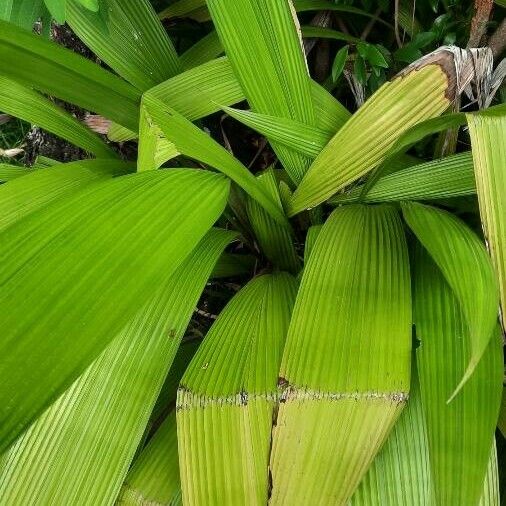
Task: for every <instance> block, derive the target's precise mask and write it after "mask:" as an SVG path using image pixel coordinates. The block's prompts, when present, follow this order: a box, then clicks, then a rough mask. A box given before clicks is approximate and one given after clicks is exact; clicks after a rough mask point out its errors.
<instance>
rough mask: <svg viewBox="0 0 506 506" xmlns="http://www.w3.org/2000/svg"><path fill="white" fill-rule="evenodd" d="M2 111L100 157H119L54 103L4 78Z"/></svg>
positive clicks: (0, 98)
mask: <svg viewBox="0 0 506 506" xmlns="http://www.w3.org/2000/svg"><path fill="white" fill-rule="evenodd" d="M0 110H2V111H3V112H5V113H7V114H10V115H12V116H15V117H17V118H21V119H23V120H25V121H28V122H30V123H35V124H36V125H37V126H39V127H41V128H43V129H44V130H47V131H48V132H51V133H53V134H55V135H58V136H59V137H61V138H62V139H65V140H67V141H69V142H71V143H72V144H75V145H76V146H79V147H80V148H83V149H84V150H85V151H88V152H89V153H93V154H94V155H95V156H97V157H102V158H117V157H118V155H117V154H116V152H115V151H114V150H112V149H111V148H109V147H108V146H107V144H105V142H104V141H102V139H100V137H98V135H96V134H94V133H93V132H92V131H91V130H90V129H89V128H87V127H86V126H85V125H84V124H83V123H81V122H80V121H78V120H77V119H76V118H74V116H71V115H70V114H69V113H68V112H66V111H65V110H63V109H62V108H61V107H58V106H57V105H56V104H55V103H54V102H52V101H50V100H48V99H47V98H46V97H44V96H42V95H40V94H39V93H37V92H36V91H33V90H31V89H30V88H27V87H25V86H22V85H21V84H19V83H17V82H15V81H12V80H11V79H7V78H5V77H2V76H0Z"/></svg>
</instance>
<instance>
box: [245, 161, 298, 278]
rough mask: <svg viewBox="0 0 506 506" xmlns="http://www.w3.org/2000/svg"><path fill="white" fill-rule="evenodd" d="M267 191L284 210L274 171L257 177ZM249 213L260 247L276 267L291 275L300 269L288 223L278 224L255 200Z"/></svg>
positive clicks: (252, 201) (251, 200) (248, 205)
mask: <svg viewBox="0 0 506 506" xmlns="http://www.w3.org/2000/svg"><path fill="white" fill-rule="evenodd" d="M257 180H258V182H259V183H260V185H261V186H262V187H263V188H264V189H265V191H266V192H267V193H268V194H269V195H270V196H271V197H272V199H273V200H274V201H275V202H277V204H278V206H279V208H280V210H282V209H283V206H282V204H281V198H280V197H279V191H278V184H277V181H276V176H275V175H274V171H273V169H269V170H267V171H265V172H264V173H263V174H260V175H259V176H257ZM247 212H248V218H249V222H250V224H251V227H252V229H253V232H254V233H255V236H256V238H257V240H258V243H259V245H260V251H261V252H262V253H263V254H264V255H265V256H266V257H267V258H268V259H269V260H270V261H271V262H272V263H273V264H274V265H275V266H276V267H279V268H280V269H282V270H285V271H289V272H291V273H294V274H295V273H297V271H298V270H299V269H300V260H299V258H298V256H297V252H296V251H295V246H294V242H293V241H294V235H293V230H292V228H291V226H290V225H289V224H288V223H287V224H285V225H280V224H279V223H277V222H276V221H275V220H274V219H273V218H272V217H271V216H270V215H269V214H268V213H267V212H266V211H265V210H264V208H263V207H261V206H260V204H258V203H257V202H256V201H255V200H253V199H248V201H247Z"/></svg>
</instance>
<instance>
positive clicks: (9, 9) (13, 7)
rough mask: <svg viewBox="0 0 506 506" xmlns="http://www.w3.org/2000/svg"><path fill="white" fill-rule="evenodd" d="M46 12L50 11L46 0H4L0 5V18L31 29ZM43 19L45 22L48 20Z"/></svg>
mask: <svg viewBox="0 0 506 506" xmlns="http://www.w3.org/2000/svg"><path fill="white" fill-rule="evenodd" d="M46 14H49V13H48V11H47V8H46V6H45V4H44V0H15V1H14V0H4V1H3V2H2V5H0V19H3V20H4V21H9V23H12V24H14V25H17V26H19V27H20V28H24V29H25V30H30V31H32V30H33V25H34V23H35V22H36V21H37V20H38V19H39V18H41V17H42V18H44V17H45V16H46ZM43 21H44V23H45V21H46V20H45V19H44V20H43ZM43 28H45V27H43Z"/></svg>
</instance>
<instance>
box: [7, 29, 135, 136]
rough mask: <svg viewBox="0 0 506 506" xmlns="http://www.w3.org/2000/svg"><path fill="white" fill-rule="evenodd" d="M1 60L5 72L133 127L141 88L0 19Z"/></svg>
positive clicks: (131, 128)
mask: <svg viewBox="0 0 506 506" xmlns="http://www.w3.org/2000/svg"><path fill="white" fill-rule="evenodd" d="M0 61H1V62H2V68H1V74H2V75H4V76H5V77H8V78H11V79H14V80H15V81H20V82H21V83H23V84H26V85H28V86H31V87H33V88H35V89H37V90H39V91H42V92H44V93H48V94H49V95H52V96H55V97H58V98H61V99H62V100H66V101H67V102H71V103H73V104H76V105H79V106H80V107H82V108H84V109H86V110H88V111H93V112H96V113H98V114H101V115H102V116H104V117H106V118H108V119H111V120H113V121H116V122H117V123H119V124H121V125H123V126H125V127H127V128H129V129H130V130H137V122H138V114H139V112H138V108H139V102H140V92H139V91H138V90H136V89H135V88H134V87H133V86H131V85H129V84H128V83H126V82H125V81H123V80H122V79H120V78H119V77H117V76H115V75H114V74H112V73H111V72H108V71H107V70H105V69H103V68H101V67H100V66H99V65H96V64H94V63H92V62H91V61H90V60H87V59H86V58H84V57H82V56H80V55H77V54H75V53H74V52H72V51H70V50H69V49H65V48H63V47H61V46H58V45H57V44H55V43H53V42H50V41H48V40H45V39H43V38H42V37H39V36H37V35H33V34H31V33H30V32H28V31H27V30H23V29H22V28H18V27H16V26H14V25H11V24H9V23H6V22H4V21H0ZM69 83H72V84H71V85H69Z"/></svg>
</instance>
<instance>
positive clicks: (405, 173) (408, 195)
mask: <svg viewBox="0 0 506 506" xmlns="http://www.w3.org/2000/svg"><path fill="white" fill-rule="evenodd" d="M364 186H365V185H359V186H357V187H355V188H353V189H352V190H351V191H349V192H347V193H340V194H337V195H335V196H334V197H331V198H330V199H329V200H328V202H329V203H332V204H344V203H347V202H357V201H358V200H361V201H363V202H390V201H400V200H433V199H441V198H452V197H460V196H464V195H474V194H475V193H476V185H475V182H474V168H473V158H472V155H471V153H470V152H466V153H459V154H458V155H452V156H448V157H446V158H441V159H439V160H433V161H430V162H426V163H420V164H417V165H413V166H411V167H408V168H407V169H402V170H399V171H397V172H394V173H393V174H388V175H386V176H383V177H381V178H380V179H379V180H378V181H377V182H376V183H375V184H374V185H373V186H372V188H371V189H370V190H369V191H368V192H367V193H366V194H365V195H364Z"/></svg>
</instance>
